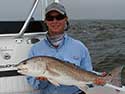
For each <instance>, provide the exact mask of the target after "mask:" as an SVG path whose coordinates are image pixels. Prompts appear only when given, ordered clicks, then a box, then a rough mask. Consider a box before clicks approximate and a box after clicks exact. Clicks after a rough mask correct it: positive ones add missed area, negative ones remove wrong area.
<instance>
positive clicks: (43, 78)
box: [36, 76, 47, 80]
mask: <svg viewBox="0 0 125 94" xmlns="http://www.w3.org/2000/svg"><path fill="white" fill-rule="evenodd" d="M36 79H37V80H47V78H46V77H42V76H41V77H36Z"/></svg>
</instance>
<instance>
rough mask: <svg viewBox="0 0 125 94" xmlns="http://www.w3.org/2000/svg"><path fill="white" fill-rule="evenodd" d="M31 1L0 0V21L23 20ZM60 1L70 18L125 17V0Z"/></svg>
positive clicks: (36, 12) (38, 17)
mask: <svg viewBox="0 0 125 94" xmlns="http://www.w3.org/2000/svg"><path fill="white" fill-rule="evenodd" d="M33 1H34V0H0V21H2V20H7V21H8V20H25V19H26V18H27V16H28V14H29V11H30V9H31V7H32V4H33ZM44 1H45V0H44ZM49 1H51V2H52V0H49ZM41 3H42V1H40V2H39V4H38V6H37V9H36V11H35V13H34V15H33V16H34V18H35V19H38V20H39V19H41V18H42V17H41V11H42V10H41V6H42V4H41ZM60 3H61V4H63V5H64V6H65V8H66V11H67V14H68V16H69V18H70V19H125V12H124V10H125V0H60Z"/></svg>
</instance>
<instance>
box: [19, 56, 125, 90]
mask: <svg viewBox="0 0 125 94" xmlns="http://www.w3.org/2000/svg"><path fill="white" fill-rule="evenodd" d="M17 68H18V72H19V73H21V74H24V75H29V76H33V77H40V76H42V77H46V78H47V79H48V81H50V82H51V83H52V84H54V85H56V86H59V85H60V84H62V85H74V86H77V87H78V88H79V89H81V90H83V91H86V89H87V84H93V82H94V81H95V80H96V79H97V78H99V77H100V78H102V79H103V80H105V81H106V83H110V82H112V83H113V84H114V85H115V84H116V85H117V86H119V85H121V81H120V80H121V78H120V74H121V70H122V68H123V67H122V66H119V67H117V68H115V69H113V70H112V71H111V72H110V73H109V74H108V75H107V76H106V77H101V76H99V75H97V74H95V73H93V72H89V71H86V70H83V69H81V68H80V67H78V66H76V65H74V64H71V63H70V62H68V63H67V62H64V61H62V60H59V59H57V58H54V57H49V56H36V57H32V58H29V59H26V60H24V61H22V62H21V63H19V64H18V65H17Z"/></svg>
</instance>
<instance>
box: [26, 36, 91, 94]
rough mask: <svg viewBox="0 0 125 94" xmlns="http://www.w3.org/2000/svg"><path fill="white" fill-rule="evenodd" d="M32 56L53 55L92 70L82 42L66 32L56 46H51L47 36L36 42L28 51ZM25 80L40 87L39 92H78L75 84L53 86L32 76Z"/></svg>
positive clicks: (36, 87) (37, 87)
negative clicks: (62, 39)
mask: <svg viewBox="0 0 125 94" xmlns="http://www.w3.org/2000/svg"><path fill="white" fill-rule="evenodd" d="M33 56H53V57H56V58H59V59H61V60H63V61H67V62H71V63H74V64H76V65H78V66H80V67H81V68H83V69H85V70H88V71H92V64H91V59H90V55H89V52H88V49H87V48H86V47H85V45H84V44H83V43H82V42H80V41H78V40H75V39H73V38H71V37H70V36H68V35H67V34H65V36H64V41H63V42H62V43H61V44H60V45H59V47H58V48H55V47H53V46H52V45H51V44H50V43H49V41H48V40H47V38H45V39H43V40H41V41H40V42H38V43H36V44H35V45H33V46H32V48H31V49H30V52H29V57H33ZM27 81H28V83H29V84H30V85H31V86H32V87H33V88H34V89H40V90H41V94H78V92H79V89H78V88H77V87H75V86H65V85H60V86H54V85H52V84H51V83H50V82H48V81H41V80H37V79H36V78H34V77H27Z"/></svg>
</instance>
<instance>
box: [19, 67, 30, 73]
mask: <svg viewBox="0 0 125 94" xmlns="http://www.w3.org/2000/svg"><path fill="white" fill-rule="evenodd" d="M17 72H19V73H26V72H28V69H27V68H18V69H17Z"/></svg>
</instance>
